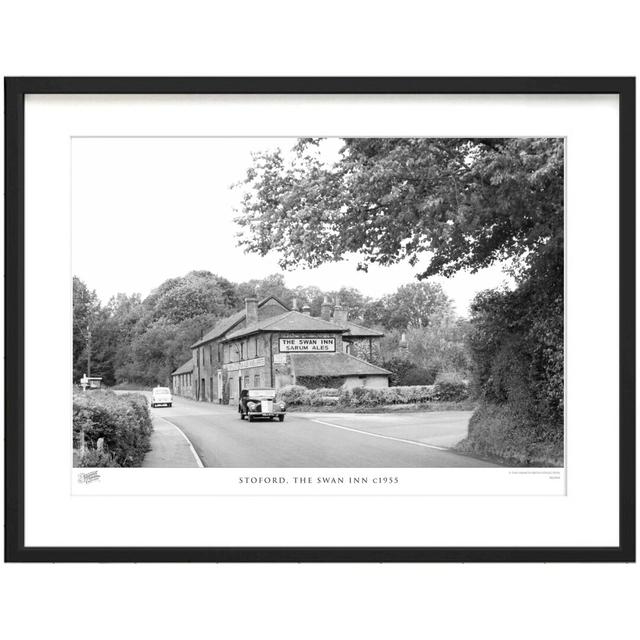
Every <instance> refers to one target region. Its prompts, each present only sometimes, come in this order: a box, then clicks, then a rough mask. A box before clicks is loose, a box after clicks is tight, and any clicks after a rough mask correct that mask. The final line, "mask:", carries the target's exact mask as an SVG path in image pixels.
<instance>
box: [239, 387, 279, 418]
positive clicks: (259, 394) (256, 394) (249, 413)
mask: <svg viewBox="0 0 640 640" xmlns="http://www.w3.org/2000/svg"><path fill="white" fill-rule="evenodd" d="M285 411H286V407H285V404H284V402H276V390H275V389H243V390H242V391H241V392H240V403H239V404H238V413H239V414H240V420H244V419H245V417H248V418H249V422H253V420H254V419H255V418H267V419H268V420H273V419H274V418H278V420H280V422H282V421H283V420H284V414H285Z"/></svg>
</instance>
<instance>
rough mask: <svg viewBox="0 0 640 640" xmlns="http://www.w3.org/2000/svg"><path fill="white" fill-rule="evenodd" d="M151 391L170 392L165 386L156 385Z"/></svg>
mask: <svg viewBox="0 0 640 640" xmlns="http://www.w3.org/2000/svg"><path fill="white" fill-rule="evenodd" d="M153 393H171V392H170V391H169V389H167V387H156V388H155V389H154V390H153Z"/></svg>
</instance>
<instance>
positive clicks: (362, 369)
mask: <svg viewBox="0 0 640 640" xmlns="http://www.w3.org/2000/svg"><path fill="white" fill-rule="evenodd" d="M291 364H292V369H293V371H294V372H295V375H296V376H330V377H339V376H340V377H341V376H366V375H370V376H371V375H378V376H385V375H386V376H388V375H391V371H387V370H386V369H383V368H382V367H378V366H376V365H375V364H371V363H370V362H366V361H365V360H361V359H360V358H356V357H355V356H352V355H349V354H348V353H292V354H291Z"/></svg>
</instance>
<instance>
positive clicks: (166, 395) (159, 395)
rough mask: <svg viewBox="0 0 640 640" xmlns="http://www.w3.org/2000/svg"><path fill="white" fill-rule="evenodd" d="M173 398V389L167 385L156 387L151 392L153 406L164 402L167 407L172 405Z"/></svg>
mask: <svg viewBox="0 0 640 640" xmlns="http://www.w3.org/2000/svg"><path fill="white" fill-rule="evenodd" d="M172 401H173V399H172V398H171V391H169V389H168V388H167V387H156V388H155V389H154V390H153V391H152V392H151V406H152V407H157V406H158V405H159V404H164V405H166V406H167V407H170V406H171V403H172Z"/></svg>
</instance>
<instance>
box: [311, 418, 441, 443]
mask: <svg viewBox="0 0 640 640" xmlns="http://www.w3.org/2000/svg"><path fill="white" fill-rule="evenodd" d="M311 421H312V422H317V423H318V424H324V425H326V426H327V427H334V428H335V429H344V431H353V432H354V433H361V434H362V435H364V436H371V437H372V438H382V439H383V440H395V441H396V442H404V443H405V444H414V445H416V446H417V447H426V448H427V449H437V450H438V451H450V449H449V448H448V447H438V446H436V445H435V444H427V443H426V442H418V441H417V440H405V439H404V438H396V437H395V436H383V435H382V434H381V433H371V432H370V431H362V429H354V428H353V427H343V426H342V425H340V424H333V423H331V422H324V421H323V420H315V419H313V418H312V419H311Z"/></svg>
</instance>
